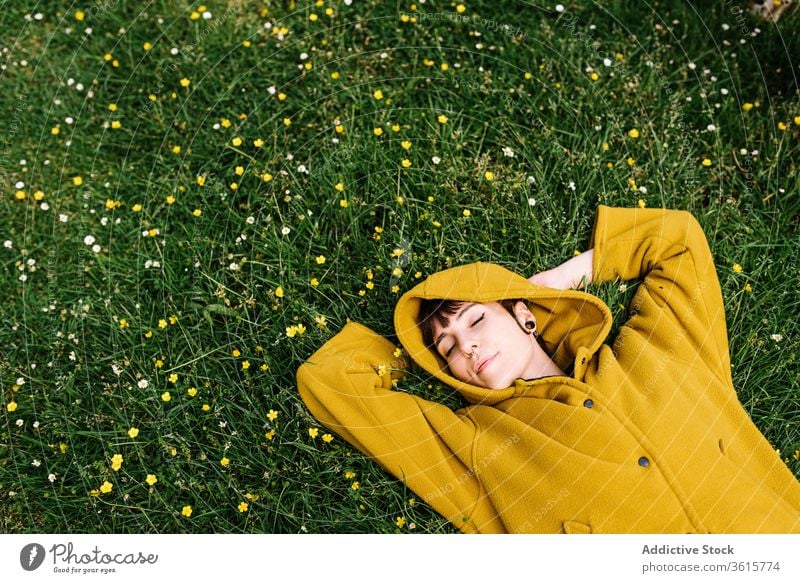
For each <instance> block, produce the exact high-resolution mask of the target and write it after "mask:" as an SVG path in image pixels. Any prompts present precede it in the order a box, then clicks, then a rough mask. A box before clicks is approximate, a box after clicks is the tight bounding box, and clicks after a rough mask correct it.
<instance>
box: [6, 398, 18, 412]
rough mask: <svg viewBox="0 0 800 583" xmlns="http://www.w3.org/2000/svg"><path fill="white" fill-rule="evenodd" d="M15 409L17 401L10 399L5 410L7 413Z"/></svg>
mask: <svg viewBox="0 0 800 583" xmlns="http://www.w3.org/2000/svg"><path fill="white" fill-rule="evenodd" d="M16 410H17V403H16V402H15V401H11V402H10V403H9V404H8V405H6V411H8V412H9V413H13V412H14V411H16Z"/></svg>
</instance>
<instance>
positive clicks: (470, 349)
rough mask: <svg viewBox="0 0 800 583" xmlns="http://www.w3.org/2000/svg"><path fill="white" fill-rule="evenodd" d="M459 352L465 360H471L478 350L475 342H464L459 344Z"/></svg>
mask: <svg viewBox="0 0 800 583" xmlns="http://www.w3.org/2000/svg"><path fill="white" fill-rule="evenodd" d="M460 350H461V352H462V353H463V354H464V356H466V357H467V358H472V357H473V356H474V355H475V352H476V351H477V350H478V343H477V341H475V340H465V341H462V342H461V348H460Z"/></svg>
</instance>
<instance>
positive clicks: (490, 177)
mask: <svg viewBox="0 0 800 583" xmlns="http://www.w3.org/2000/svg"><path fill="white" fill-rule="evenodd" d="M483 177H484V178H485V179H486V180H488V181H489V182H491V181H492V180H494V172H492V171H491V170H487V171H486V172H484V173H483Z"/></svg>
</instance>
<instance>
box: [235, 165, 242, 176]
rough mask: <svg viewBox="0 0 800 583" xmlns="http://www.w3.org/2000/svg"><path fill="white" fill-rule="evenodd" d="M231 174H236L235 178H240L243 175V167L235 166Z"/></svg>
mask: <svg viewBox="0 0 800 583" xmlns="http://www.w3.org/2000/svg"><path fill="white" fill-rule="evenodd" d="M233 172H234V174H236V176H241V175H242V174H244V166H237V167H236V168H235V169H234V171H233Z"/></svg>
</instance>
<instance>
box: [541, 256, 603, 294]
mask: <svg viewBox="0 0 800 583" xmlns="http://www.w3.org/2000/svg"><path fill="white" fill-rule="evenodd" d="M593 261H594V249H589V250H588V251H584V252H583V253H581V254H580V255H576V256H575V257H573V258H572V259H568V260H567V261H565V262H564V263H562V264H561V265H559V266H557V267H554V268H553V269H548V270H547V271H542V272H541V273H537V274H536V275H534V276H532V277H529V278H528V281H530V282H531V283H535V284H536V285H541V286H543V287H551V288H554V289H580V288H584V287H586V286H587V285H589V284H590V283H592V263H593Z"/></svg>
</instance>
